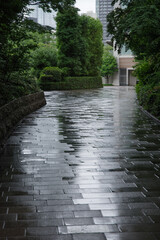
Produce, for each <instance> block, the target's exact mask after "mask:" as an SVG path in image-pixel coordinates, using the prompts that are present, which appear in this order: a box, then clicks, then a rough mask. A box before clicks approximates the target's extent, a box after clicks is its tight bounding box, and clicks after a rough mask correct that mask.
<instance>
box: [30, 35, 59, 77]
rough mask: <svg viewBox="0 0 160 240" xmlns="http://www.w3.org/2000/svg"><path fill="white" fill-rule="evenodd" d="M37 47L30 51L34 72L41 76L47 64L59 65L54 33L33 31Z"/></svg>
mask: <svg viewBox="0 0 160 240" xmlns="http://www.w3.org/2000/svg"><path fill="white" fill-rule="evenodd" d="M32 38H33V39H34V42H36V44H37V48H36V49H35V50H33V51H31V53H30V65H31V67H32V72H33V74H34V75H35V76H36V77H37V78H39V76H40V72H41V71H42V69H43V68H45V67H47V66H57V47H56V42H55V37H54V35H53V34H49V33H47V34H39V33H34V34H33V33H32Z"/></svg>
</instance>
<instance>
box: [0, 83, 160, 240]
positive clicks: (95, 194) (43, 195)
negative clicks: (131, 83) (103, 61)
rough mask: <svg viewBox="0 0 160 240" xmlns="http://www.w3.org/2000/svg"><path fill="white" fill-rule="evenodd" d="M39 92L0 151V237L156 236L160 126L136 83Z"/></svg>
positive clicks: (121, 239)
mask: <svg viewBox="0 0 160 240" xmlns="http://www.w3.org/2000/svg"><path fill="white" fill-rule="evenodd" d="M45 95H46V99H47V105H46V106H45V107H43V108H41V109H39V110H38V111H36V112H34V113H32V114H30V115H29V116H27V117H25V118H24V119H23V120H22V121H21V122H20V123H19V124H18V126H17V127H16V128H15V130H14V131H13V133H12V134H11V136H10V137H9V139H8V141H7V143H6V148H5V149H4V152H3V153H2V154H1V155H0V169H1V170H0V171H1V175H0V238H1V239H5V240H6V239H8V240H12V239H13V240H14V239H17V240H18V239H20V240H46V239H47V240H51V239H54V240H106V239H107V240H141V239H145V240H160V237H159V236H160V232H159V229H160V225H159V224H160V220H159V217H160V173H159V170H160V151H159V146H160V128H159V124H157V123H156V122H153V120H151V119H150V118H148V117H147V116H145V115H144V113H142V112H141V110H140V109H139V107H138V105H137V102H136V101H135V100H136V94H135V91H134V89H133V88H132V87H118V88H117V87H105V88H103V89H95V90H84V91H81V90H80V91H61V92H59V91H54V92H46V93H45ZM2 171H3V174H2Z"/></svg>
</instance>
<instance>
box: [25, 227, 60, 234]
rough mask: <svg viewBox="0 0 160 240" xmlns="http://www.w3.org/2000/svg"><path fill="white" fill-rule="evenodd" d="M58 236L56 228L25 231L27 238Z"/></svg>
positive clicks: (28, 229)
mask: <svg viewBox="0 0 160 240" xmlns="http://www.w3.org/2000/svg"><path fill="white" fill-rule="evenodd" d="M53 234H58V228H57V227H53V226H52V227H28V228H27V230H26V235H27V236H43V235H44V236H45V235H47V236H48V235H53Z"/></svg>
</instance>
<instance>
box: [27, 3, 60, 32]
mask: <svg viewBox="0 0 160 240" xmlns="http://www.w3.org/2000/svg"><path fill="white" fill-rule="evenodd" d="M28 8H29V9H32V11H31V12H30V14H29V18H30V19H32V20H33V21H34V22H37V23H39V24H41V25H43V26H50V27H52V28H55V27H56V21H55V20H54V17H55V16H56V13H55V12H54V11H53V10H52V12H51V13H48V12H44V11H43V10H42V9H41V8H39V7H38V5H34V6H30V5H29V6H28Z"/></svg>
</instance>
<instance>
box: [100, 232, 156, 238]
mask: <svg viewBox="0 0 160 240" xmlns="http://www.w3.org/2000/svg"><path fill="white" fill-rule="evenodd" d="M105 236H106V238H107V240H128V239H129V240H142V239H145V240H157V239H156V237H155V236H154V235H153V234H152V233H135V232H132V233H105Z"/></svg>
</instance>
